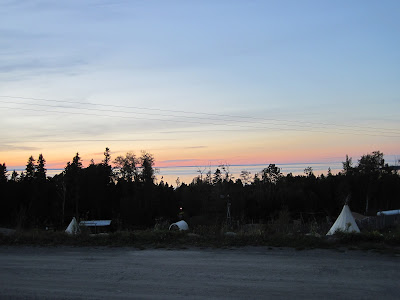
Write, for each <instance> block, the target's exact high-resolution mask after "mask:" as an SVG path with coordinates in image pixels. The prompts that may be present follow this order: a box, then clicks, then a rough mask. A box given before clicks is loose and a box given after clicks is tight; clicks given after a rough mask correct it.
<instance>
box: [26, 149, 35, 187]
mask: <svg viewBox="0 0 400 300" xmlns="http://www.w3.org/2000/svg"><path fill="white" fill-rule="evenodd" d="M35 170H36V166H35V159H34V158H33V156H32V155H31V156H30V157H29V159H28V163H27V164H26V168H25V176H24V179H25V180H28V181H30V180H32V179H33V178H35Z"/></svg>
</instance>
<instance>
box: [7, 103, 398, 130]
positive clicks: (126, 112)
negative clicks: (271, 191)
mask: <svg viewBox="0 0 400 300" xmlns="http://www.w3.org/2000/svg"><path fill="white" fill-rule="evenodd" d="M0 103H6V104H25V105H30V106H33V105H34V106H41V107H53V108H57V109H58V108H60V109H61V108H65V109H72V110H78V109H79V110H86V111H88V110H89V111H99V112H108V113H110V112H112V113H123V114H140V115H151V116H154V115H155V116H162V117H169V118H171V117H178V118H185V119H190V120H193V119H199V120H207V121H208V120H213V121H227V122H233V123H238V120H232V119H222V120H215V119H210V118H204V117H189V116H179V115H164V114H154V113H141V112H130V111H121V110H109V109H108V110H104V109H98V108H84V107H83V108H75V107H69V106H59V105H49V104H34V103H27V102H18V103H14V102H11V101H2V100H0ZM15 109H19V107H16V108H15ZM62 112H63V113H68V112H66V111H62ZM110 117H111V116H110ZM116 117H118V116H116ZM138 119H140V117H139V118H138ZM163 120H165V119H163ZM199 124H204V125H208V124H210V123H209V122H208V123H199ZM250 124H257V123H255V122H250ZM258 124H268V125H270V124H269V123H265V122H260V123H258ZM214 125H215V123H214ZM221 125H223V124H221ZM272 125H276V124H272ZM281 125H285V126H295V125H292V124H281ZM299 126H300V127H307V128H309V126H307V125H304V124H300V125H296V127H299ZM325 128H326V127H325ZM337 129H338V130H345V129H341V128H337ZM358 131H367V130H366V129H363V130H358ZM377 133H383V134H393V133H394V134H397V133H398V134H400V132H392V131H387V132H384V131H379V132H377Z"/></svg>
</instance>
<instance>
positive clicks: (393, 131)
mask: <svg viewBox="0 0 400 300" xmlns="http://www.w3.org/2000/svg"><path fill="white" fill-rule="evenodd" d="M0 97H1V98H11V99H25V100H35V101H46V102H58V103H69V104H79V105H93V106H103V107H113V108H129V109H141V110H150V111H160V112H172V113H184V114H194V115H203V116H212V117H216V118H221V117H222V118H226V117H227V118H234V119H244V120H256V121H259V122H260V121H267V122H287V123H293V124H294V125H295V126H299V123H301V124H309V125H323V126H334V127H345V128H351V129H356V128H358V129H362V130H368V129H370V130H374V131H376V130H381V131H386V133H395V134H397V133H398V131H395V130H393V129H388V128H378V127H370V126H357V125H354V126H353V125H338V124H334V123H323V122H309V121H293V120H286V119H273V118H268V119H266V118H256V117H245V116H236V115H227V114H213V113H203V112H193V111H184V110H169V109H158V108H148V107H138V106H124V105H112V104H96V103H89V102H79V101H66V100H57V99H44V98H30V97H17V96H5V95H0ZM180 117H187V116H180ZM188 118H190V117H188ZM192 118H194V117H192ZM235 122H237V121H236V120H235Z"/></svg>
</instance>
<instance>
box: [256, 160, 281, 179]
mask: <svg viewBox="0 0 400 300" xmlns="http://www.w3.org/2000/svg"><path fill="white" fill-rule="evenodd" d="M261 173H262V181H263V182H264V183H272V184H276V183H277V182H278V181H279V179H280V178H281V177H282V173H281V169H280V168H278V167H277V166H275V164H269V166H268V168H265V169H263V170H262V171H261Z"/></svg>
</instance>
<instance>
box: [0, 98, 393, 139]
mask: <svg viewBox="0 0 400 300" xmlns="http://www.w3.org/2000/svg"><path fill="white" fill-rule="evenodd" d="M0 108H5V109H17V110H25V111H37V112H48V113H61V114H74V115H85V116H97V117H109V118H114V117H116V116H111V115H100V114H90V113H81V112H65V111H57V110H40V109H33V108H22V107H17V108H16V107H4V106H0ZM117 117H118V118H124V119H140V120H147V121H163V122H173V123H176V122H183V123H192V124H196V125H214V126H235V127H241V128H248V129H263V130H271V129H275V130H284V131H301V132H305V131H307V132H319V133H331V132H327V131H321V130H315V129H314V128H311V129H309V128H307V129H298V128H279V127H275V128H265V127H255V126H249V125H240V124H221V123H199V122H194V121H182V120H168V119H148V118H140V117H127V116H117ZM204 131H207V130H203V132H204ZM335 133H336V134H351V135H363V136H380V137H395V138H397V137H400V135H396V136H393V135H384V134H370V133H356V132H351V133H349V132H335Z"/></svg>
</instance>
